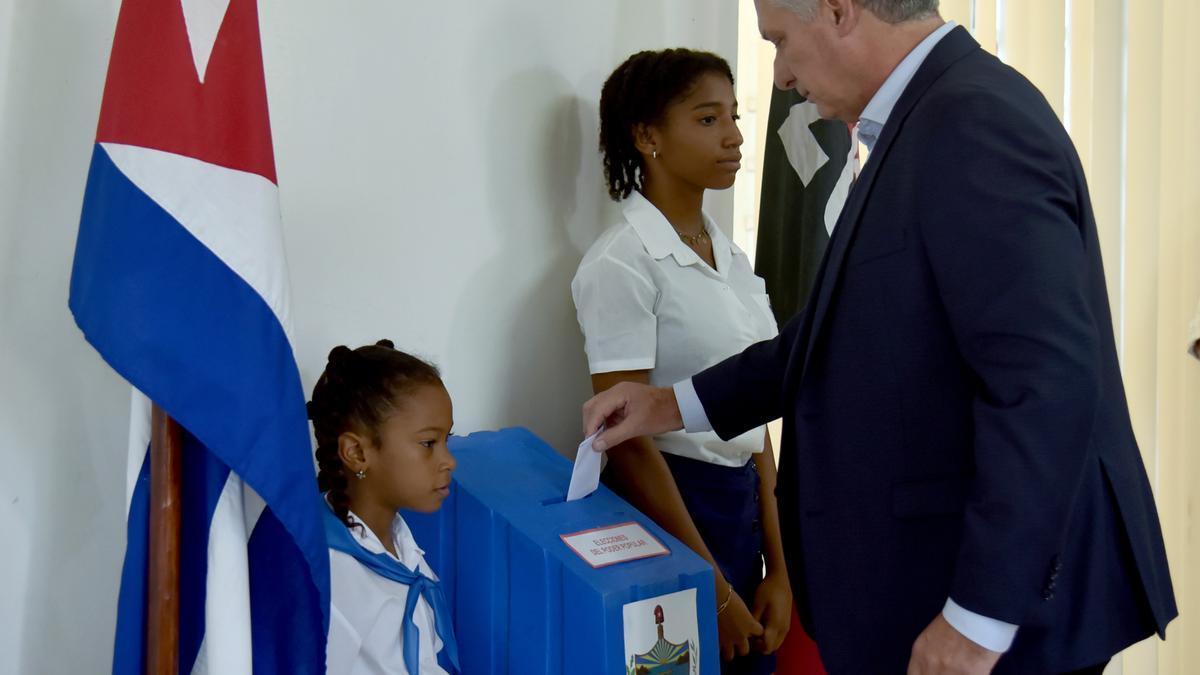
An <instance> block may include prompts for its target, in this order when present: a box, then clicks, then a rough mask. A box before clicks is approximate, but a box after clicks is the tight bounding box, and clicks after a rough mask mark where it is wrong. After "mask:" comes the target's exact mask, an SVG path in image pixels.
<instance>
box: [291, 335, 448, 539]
mask: <svg viewBox="0 0 1200 675" xmlns="http://www.w3.org/2000/svg"><path fill="white" fill-rule="evenodd" d="M425 384H436V385H442V377H441V375H440V374H439V373H438V370H437V368H435V367H434V366H433V365H431V364H429V363H426V362H425V361H422V360H421V359H418V358H417V357H415V356H412V355H409V354H405V353H404V352H402V351H399V350H397V349H396V347H395V345H394V344H392V341H391V340H380V341H379V342H376V343H375V344H373V345H365V346H362V347H359V348H358V349H353V350H352V349H350V348H349V347H347V346H345V345H338V346H337V347H334V348H333V349H332V350H331V351H330V352H329V363H328V364H327V365H326V366H325V372H323V373H321V377H320V379H318V380H317V384H316V385H315V386H313V393H312V400H311V401H309V402H308V404H307V407H308V419H310V420H312V423H313V434H314V435H315V436H316V438H317V450H316V456H317V470H318V473H317V487H318V488H319V489H320V490H321V492H324V493H326V496H327V498H328V500H329V505H330V506H332V507H333V512H334V513H336V514H337V517H338V518H339V519H340V520H341V521H342V522H343V523H345V524H346V526H347V527H349V526H350V519H349V515H348V514H349V512H350V497H349V495H347V494H346V488H347V487H348V486H349V482H350V480H349V475H348V473H349V472H348V471H347V470H346V467H345V465H343V464H342V460H341V458H340V457H338V437H339V436H341V435H342V434H343V433H345V432H347V431H352V432H355V433H361V434H366V435H367V436H368V438H370V439H371V440H372V441H373V442H375V443H378V442H379V425H380V424H381V423H382V422H383V421H384V419H386V417H387V415H388V413H390V412H391V411H393V410H395V408H396V406H397V405H399V401H400V398H401V397H402V396H403V395H404V394H405V393H406V392H409V391H411V390H413V389H415V388H417V387H418V386H420V385H425Z"/></svg>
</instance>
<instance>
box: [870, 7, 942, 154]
mask: <svg viewBox="0 0 1200 675" xmlns="http://www.w3.org/2000/svg"><path fill="white" fill-rule="evenodd" d="M957 25H958V24H956V23H955V22H953V21H947V22H946V23H944V24H942V25H941V26H939V27H938V29H937V30H935V31H933V32H932V33H930V34H929V35H927V36H926V37H925V39H924V40H922V41H921V42H920V44H918V45H917V46H916V47H913V50H912V51H911V52H909V53H908V55H907V56H905V57H904V60H902V61H901V62H900V63H899V65H897V66H896V68H895V69H894V70H892V73H891V75H888V77H887V79H886V80H884V81H883V86H881V87H879V91H876V92H875V95H874V96H872V97H871V100H870V102H868V103H867V107H866V108H863V111H862V115H860V116H859V119H858V137H859V139H860V140H861V141H862V142H863V144H865V145H866V146H867V150H874V149H875V141H877V140H879V134H880V133H882V132H883V127H884V125H886V124H887V121H888V117H890V116H891V114H892V109H893V108H895V107H896V102H897V101H899V100H900V95H901V94H903V93H904V90H905V89H906V88H907V87H908V83H909V82H911V81H912V79H913V76H914V75H916V74H917V70H919V69H920V68H921V64H923V63H925V59H926V58H927V57H928V56H929V52H931V51H933V48H934V47H935V46H937V43H938V42H940V41H941V39H942V38H944V37H946V34H947V33H949V32H950V31H952V30H954V28H955V27H956V26H957Z"/></svg>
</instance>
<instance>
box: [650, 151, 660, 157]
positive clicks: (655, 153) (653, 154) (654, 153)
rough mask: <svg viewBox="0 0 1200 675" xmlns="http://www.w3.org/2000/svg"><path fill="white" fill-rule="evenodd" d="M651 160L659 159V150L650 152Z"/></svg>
mask: <svg viewBox="0 0 1200 675" xmlns="http://www.w3.org/2000/svg"><path fill="white" fill-rule="evenodd" d="M650 159H658V150H657V149H655V150H651V151H650Z"/></svg>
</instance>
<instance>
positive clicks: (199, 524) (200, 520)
mask: <svg viewBox="0 0 1200 675" xmlns="http://www.w3.org/2000/svg"><path fill="white" fill-rule="evenodd" d="M227 480H229V467H227V466H225V465H224V464H222V463H221V462H220V460H218V459H217V458H216V457H215V456H213V454H212V453H210V452H209V451H208V448H205V447H204V446H203V445H202V444H201V443H200V441H199V440H197V439H196V438H195V437H194V436H192V435H191V434H190V433H188V432H187V431H186V430H185V431H184V432H183V499H182V502H183V503H182V509H183V524H182V534H181V539H182V540H183V541H182V542H181V543H180V549H179V555H180V560H179V672H181V673H190V672H192V666H193V665H194V664H195V663H196V654H197V653H199V651H200V643H201V642H203V641H204V619H205V615H204V601H205V598H206V596H207V592H206V591H207V589H208V535H209V531H210V526H211V524H212V518H213V513H214V512H215V511H216V510H217V502H218V501H219V500H220V499H221V492H222V491H224V489H225V482H226V481H227Z"/></svg>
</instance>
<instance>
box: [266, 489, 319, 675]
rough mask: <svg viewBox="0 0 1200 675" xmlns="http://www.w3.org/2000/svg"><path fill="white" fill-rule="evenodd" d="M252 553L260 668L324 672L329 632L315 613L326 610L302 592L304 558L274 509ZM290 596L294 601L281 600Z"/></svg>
mask: <svg viewBox="0 0 1200 675" xmlns="http://www.w3.org/2000/svg"><path fill="white" fill-rule="evenodd" d="M249 555H250V615H251V616H250V620H251V622H252V625H253V627H254V630H253V633H254V672H255V673H296V675H308V674H309V673H312V675H320V674H323V673H324V672H325V634H326V633H325V631H324V629H323V627H322V626H319V625H316V624H315V623H314V622H313V621H312V617H315V616H320V615H321V614H323V613H324V609H323V608H322V607H317V606H315V604H314V603H315V602H316V597H315V596H314V595H312V594H298V593H296V580H298V579H303V578H304V577H305V575H306V572H305V569H304V559H303V558H302V557H301V556H300V551H299V550H298V549H297V548H296V542H295V541H293V540H292V538H291V537H290V536H289V535H288V533H287V531H286V530H284V529H283V525H282V524H281V523H280V522H279V519H278V518H276V517H275V514H274V513H272V512H271V509H269V508H268V509H266V510H265V511H263V512H262V515H261V516H259V518H258V524H257V525H255V527H254V532H253V533H251V535H250V553H249ZM327 555H328V554H327ZM290 596H294V597H292V600H291V602H290V603H289V604H284V603H280V602H279V601H278V599H279V598H281V597H290ZM297 636H306V637H304V638H303V639H296V637H297Z"/></svg>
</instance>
